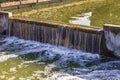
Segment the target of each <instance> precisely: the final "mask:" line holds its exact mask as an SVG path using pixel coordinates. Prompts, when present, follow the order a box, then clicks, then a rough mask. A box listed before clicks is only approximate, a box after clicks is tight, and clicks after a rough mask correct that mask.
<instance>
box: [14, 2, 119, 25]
mask: <svg viewBox="0 0 120 80" xmlns="http://www.w3.org/2000/svg"><path fill="white" fill-rule="evenodd" d="M84 1H87V2H86V3H83V4H79V5H72V6H69V7H63V8H59V9H57V8H56V9H49V10H45V11H44V10H43V11H41V9H42V8H48V7H53V6H54V7H57V6H59V5H63V6H64V5H65V4H68V3H73V2H76V3H78V2H82V1H81V0H70V1H69V0H68V2H67V1H66V2H62V3H57V4H50V5H44V6H36V7H33V8H26V9H20V10H15V11H12V12H13V14H21V13H23V12H24V11H31V10H33V9H34V10H35V9H36V10H37V12H36V13H33V14H30V15H27V16H24V15H19V17H23V18H32V19H34V20H45V21H52V22H59V23H66V24H69V20H70V17H72V16H76V15H77V14H81V13H85V12H92V13H93V15H92V17H90V20H91V25H92V26H97V27H102V26H103V24H105V23H109V24H118V25H119V24H120V14H119V13H120V10H119V9H120V0H98V1H96V0H95V1H90V0H84Z"/></svg>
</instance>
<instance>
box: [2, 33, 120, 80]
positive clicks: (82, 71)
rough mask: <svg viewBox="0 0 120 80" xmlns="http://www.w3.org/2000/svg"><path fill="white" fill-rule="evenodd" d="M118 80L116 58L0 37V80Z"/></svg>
mask: <svg viewBox="0 0 120 80" xmlns="http://www.w3.org/2000/svg"><path fill="white" fill-rule="evenodd" d="M119 79H120V61H119V59H114V58H109V57H104V56H100V55H99V54H93V53H87V52H82V51H80V50H76V49H70V48H65V47H61V46H54V45H50V44H43V43H39V42H36V41H30V40H23V39H19V38H17V37H6V36H2V35H1V36H0V80H119Z"/></svg>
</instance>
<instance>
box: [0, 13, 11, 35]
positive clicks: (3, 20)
mask: <svg viewBox="0 0 120 80" xmlns="http://www.w3.org/2000/svg"><path fill="white" fill-rule="evenodd" d="M11 16H12V13H10V12H4V11H0V33H3V34H5V33H6V30H7V29H8V26H9V18H10V17H11Z"/></svg>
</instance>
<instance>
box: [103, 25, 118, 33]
mask: <svg viewBox="0 0 120 80" xmlns="http://www.w3.org/2000/svg"><path fill="white" fill-rule="evenodd" d="M103 28H104V29H105V30H108V31H109V30H110V31H111V32H113V33H115V34H118V33H120V25H113V24H104V27H103Z"/></svg>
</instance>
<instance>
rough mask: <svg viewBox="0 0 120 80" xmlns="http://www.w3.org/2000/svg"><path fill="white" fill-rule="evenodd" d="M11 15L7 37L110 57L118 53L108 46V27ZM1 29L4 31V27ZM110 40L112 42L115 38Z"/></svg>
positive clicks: (6, 20) (6, 19) (6, 21)
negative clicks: (53, 21) (75, 24)
mask: <svg viewBox="0 0 120 80" xmlns="http://www.w3.org/2000/svg"><path fill="white" fill-rule="evenodd" d="M1 13H2V14H3V13H4V12H0V14H1ZM10 15H11V14H7V16H8V17H5V23H6V27H7V28H6V29H5V30H4V31H6V35H9V36H16V37H19V38H22V39H26V40H35V41H39V42H43V43H50V44H53V45H57V46H65V47H68V48H74V49H79V50H82V51H84V52H92V53H99V54H103V55H110V54H109V53H108V52H112V51H113V52H115V53H116V49H115V50H113V49H112V50H111V47H110V49H109V47H108V46H111V45H109V44H107V43H108V39H107V37H108V36H107V32H109V31H108V30H111V29H108V28H109V27H108V26H105V27H104V29H100V28H92V27H83V26H74V25H66V24H58V23H52V22H47V21H34V20H30V19H29V20H28V19H20V18H13V17H10ZM3 19H4V18H3V17H1V18H0V20H3ZM1 23H2V22H1ZM1 27H2V29H3V27H4V25H2V26H1ZM112 27H114V26H112ZM2 32H3V31H2ZM109 39H110V40H111V39H113V38H109ZM109 43H110V42H109ZM106 47H107V48H106ZM112 47H114V46H112ZM118 50H119V47H117V51H118ZM116 56H118V55H116Z"/></svg>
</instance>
